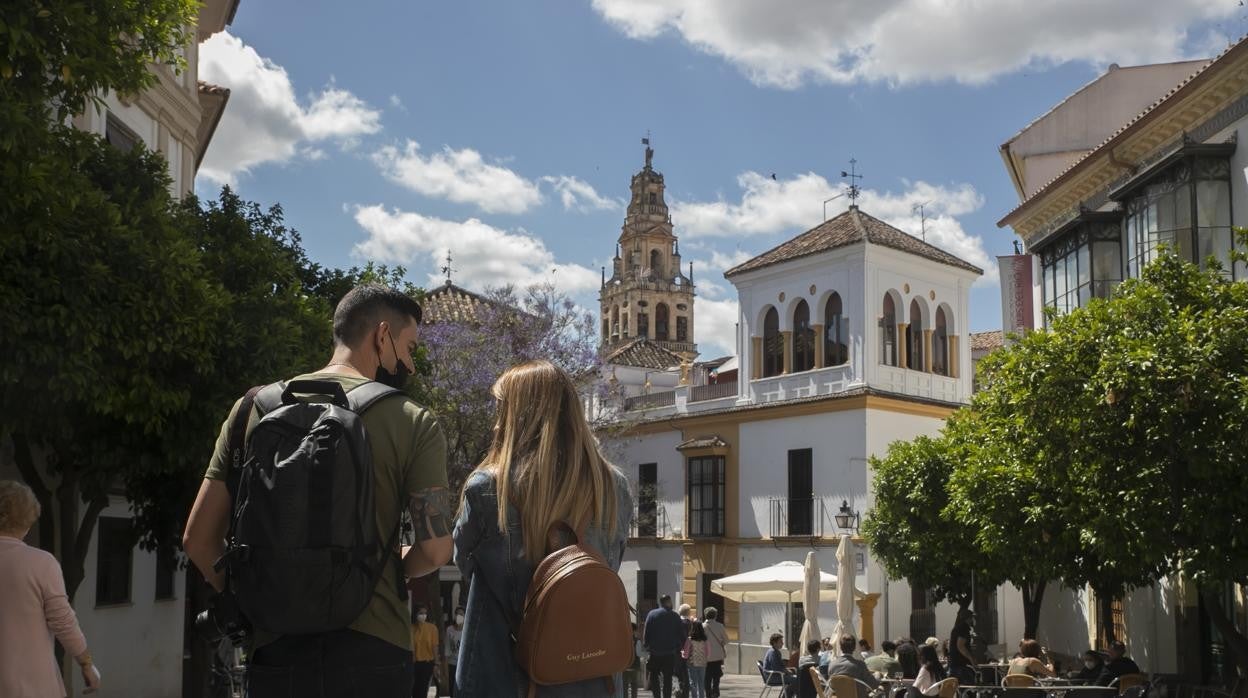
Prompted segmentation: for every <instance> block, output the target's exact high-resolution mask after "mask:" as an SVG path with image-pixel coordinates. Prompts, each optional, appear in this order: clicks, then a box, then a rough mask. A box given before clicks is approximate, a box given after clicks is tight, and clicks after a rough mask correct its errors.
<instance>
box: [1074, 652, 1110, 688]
mask: <svg viewBox="0 0 1248 698" xmlns="http://www.w3.org/2000/svg"><path fill="white" fill-rule="evenodd" d="M1104 670H1105V659H1104V658H1103V657H1101V653H1100V652H1097V651H1096V650H1088V651H1087V652H1084V653H1083V667H1082V668H1080V669H1079V670H1078V671H1072V672H1070V678H1071V680H1072V681H1079V682H1081V683H1084V684H1087V685H1094V684H1096V682H1097V680H1098V679H1100V678H1101V672H1102V671H1104Z"/></svg>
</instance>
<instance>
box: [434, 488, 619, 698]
mask: <svg viewBox="0 0 1248 698" xmlns="http://www.w3.org/2000/svg"><path fill="white" fill-rule="evenodd" d="M612 472H613V473H614V475H615V492H616V498H615V500H616V526H615V535H613V536H612V535H610V534H609V533H608V531H607V530H603V529H602V528H600V527H597V526H590V528H589V530H588V531H586V539H587V540H586V541H585V542H586V543H588V544H589V545H592V546H593V547H594V548H595V549H596V550H598V551H599V552H600V553H602V555H603V557H604V558H606V561H607V564H608V565H610V567H611V569H613V570H616V571H618V570H619V568H620V559H621V558H622V557H623V555H624V546H625V542H626V540H627V538H628V527H629V522H630V519H631V518H632V512H633V497H632V494H631V493H630V491H629V483H628V480H627V479H626V478H625V477H624V476H623V475H622V474H621V473H620V472H619V471H616V470H614V469H613V471H612ZM539 535H543V534H539ZM455 564H456V566H458V567H459V569H460V571H461V572H462V573H463V575H464V579H465V580H467V582H468V605H467V607H466V609H465V616H466V617H465V619H464V634H463V636H462V638H461V641H460V645H459V664H458V666H457V668H456V672H455V695H456V696H458V697H459V698H507V697H508V696H525V695H526V694H527V691H528V687H529V680H528V677H527V676H525V675H524V672H522V671H521V670H520V665H519V664H517V663H516V659H515V654H514V652H515V648H514V644H513V643H512V641H511V629H512V627H513V626H515V625H516V624H518V623H519V620H520V615H521V612H522V610H523V608H524V599H525V595H526V594H527V593H528V590H529V582H530V581H531V580H532V579H533V570H534V567H535V565H533V564H532V563H530V562H529V560H528V559H527V558H526V557H525V554H524V537H523V532H522V530H521V521H520V515H519V512H517V511H516V509H515V508H514V507H511V508H510V509H509V510H508V512H507V530H506V531H505V532H503V531H499V530H498V498H497V489H496V482H495V479H494V476H493V475H491V474H489V473H482V472H475V473H473V474H472V476H471V477H469V478H468V482H466V483H465V484H464V501H463V507H462V509H461V510H460V513H459V519H458V520H457V521H456V522H455ZM504 603H505V604H506V607H504V606H503V604H504ZM615 683H616V691H615V695H617V696H623V690H622V685H621V683H620V677H619V676H616V677H615ZM605 688H606V687H605V686H603V684H602V681H601V680H594V681H583V682H580V683H575V684H563V685H559V686H541V687H539V690H538V695H539V696H541V697H542V698H579V697H581V696H593V697H595V698H598V697H600V696H602V695H603V694H604V693H605V690H604V689H605Z"/></svg>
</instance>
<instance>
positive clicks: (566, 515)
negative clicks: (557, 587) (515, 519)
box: [477, 360, 617, 563]
mask: <svg viewBox="0 0 1248 698" xmlns="http://www.w3.org/2000/svg"><path fill="white" fill-rule="evenodd" d="M491 392H493V394H494V398H495V399H496V400H497V401H498V404H497V407H496V410H497V414H498V418H497V420H496V422H495V426H494V439H493V441H492V442H491V444H490V450H489V452H488V453H486V455H485V460H484V461H482V462H481V465H479V466H477V470H482V471H486V472H489V473H491V474H493V475H494V477H495V482H496V483H497V491H498V527H499V530H501V531H505V530H507V507H508V505H511V506H515V507H516V509H517V510H518V511H519V512H520V519H521V522H522V524H523V530H524V551H525V555H526V556H527V557H528V558H529V560H530V561H532V562H534V563H536V562H537V561H539V560H541V559H542V558H543V557H544V556H545V555H546V532H547V531H548V530H549V529H550V526H551V525H552V524H554V523H555V522H557V521H567V522H568V523H570V524H571V525H572V526H574V527H584V526H588V524H590V523H593V524H596V525H598V526H599V527H602V528H606V529H608V530H609V532H610V534H611V535H615V530H616V515H617V512H616V501H615V496H616V493H615V486H616V483H615V474H614V468H613V467H612V466H611V465H610V464H609V463H607V461H606V459H605V458H603V456H602V453H601V452H600V451H599V450H598V441H597V440H596V439H595V438H594V435H593V432H592V431H590V428H589V424H588V422H586V421H585V413H584V411H583V410H582V408H581V400H580V396H578V395H577V393H576V387H575V386H574V385H573V383H572V379H571V378H569V377H568V374H567V373H565V372H564V371H563V370H562V369H560V368H559V367H558V366H555V365H554V364H552V363H551V362H549V361H544V360H537V361H526V362H525V363H522V364H519V365H517V366H513V367H511V368H509V369H507V370H506V371H505V372H503V375H501V376H499V378H498V380H497V381H495V383H494V387H493V388H492V390H491Z"/></svg>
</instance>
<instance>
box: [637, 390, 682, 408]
mask: <svg viewBox="0 0 1248 698" xmlns="http://www.w3.org/2000/svg"><path fill="white" fill-rule="evenodd" d="M675 404H676V391H674V390H667V391H664V392H661V393H650V394H648V395H634V396H632V397H626V398H624V409H626V410H648V409H652V408H655V407H670V406H672V405H675Z"/></svg>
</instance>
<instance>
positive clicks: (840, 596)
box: [832, 535, 858, 638]
mask: <svg viewBox="0 0 1248 698" xmlns="http://www.w3.org/2000/svg"><path fill="white" fill-rule="evenodd" d="M853 555H854V551H853V546H852V544H851V543H850V540H849V536H847V535H843V536H841V544H840V545H838V546H836V571H837V573H838V574H839V575H840V577H841V579H848V580H852V579H853V578H854V559H853ZM842 586H843V588H842V589H840V590H838V592H837V594H836V629H835V630H834V631H833V633H832V636H833V637H834V638H835V637H840V636H841V635H853V636H854V637H858V629H857V626H855V625H854V585H853V582H852V581H851V582H850V583H849V584H845V585H842Z"/></svg>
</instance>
